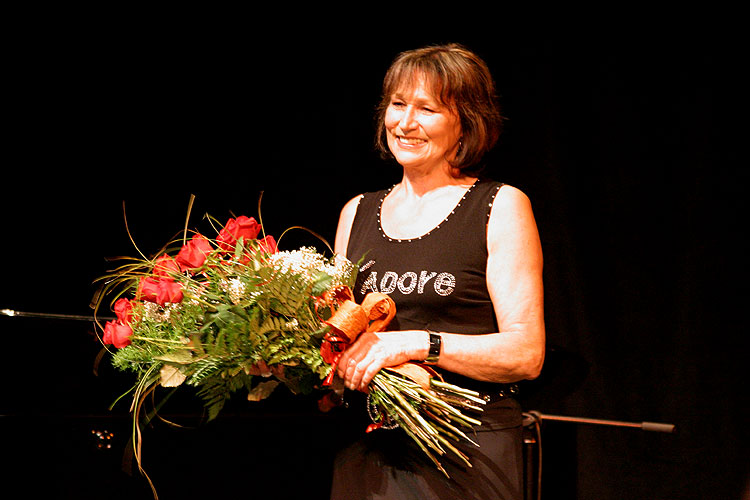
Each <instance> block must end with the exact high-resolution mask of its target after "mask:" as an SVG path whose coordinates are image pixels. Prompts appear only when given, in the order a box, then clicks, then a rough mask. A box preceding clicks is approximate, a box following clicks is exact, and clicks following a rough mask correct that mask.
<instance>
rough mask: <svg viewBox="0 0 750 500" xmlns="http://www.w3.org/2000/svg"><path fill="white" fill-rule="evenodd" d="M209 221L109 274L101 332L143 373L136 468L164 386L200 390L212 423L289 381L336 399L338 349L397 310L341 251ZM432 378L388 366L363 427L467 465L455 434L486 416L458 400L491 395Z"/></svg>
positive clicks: (418, 370)
mask: <svg viewBox="0 0 750 500" xmlns="http://www.w3.org/2000/svg"><path fill="white" fill-rule="evenodd" d="M210 220H212V221H213V223H214V224H213V225H214V227H216V228H217V229H218V230H217V231H216V232H217V233H218V234H217V236H216V237H215V238H213V239H209V238H208V237H206V236H204V235H203V234H201V233H198V232H195V233H194V234H193V235H192V237H191V238H190V239H188V238H187V236H188V234H187V230H186V231H185V234H184V236H183V238H182V239H181V240H180V241H175V242H173V243H172V244H171V246H170V245H167V246H166V247H165V249H164V250H163V251H162V252H160V253H159V254H158V255H157V256H156V257H154V258H151V259H149V258H145V257H142V258H140V259H137V258H132V259H126V260H125V263H124V264H122V265H121V266H120V267H118V268H117V269H115V270H113V271H112V272H111V273H110V274H109V275H107V276H105V277H103V278H102V280H103V281H104V282H105V285H104V292H105V293H104V294H103V295H102V297H110V302H109V307H111V308H112V310H113V311H114V313H115V318H114V319H112V320H110V321H107V322H106V324H105V325H103V326H101V325H100V326H101V330H102V338H101V340H102V342H103V343H104V344H105V346H109V345H112V346H114V348H115V350H113V351H112V362H113V364H114V365H115V367H117V368H119V369H122V370H126V371H132V372H134V373H135V376H136V382H135V383H134V386H133V388H132V390H131V391H129V392H128V394H129V393H131V392H132V396H133V403H132V406H131V411H132V412H133V414H134V447H135V450H136V458H137V460H138V464H139V466H140V432H139V430H138V420H139V418H140V413H141V411H142V407H143V402H144V400H145V398H146V396H148V395H149V394H150V393H152V392H153V391H154V390H155V389H156V388H157V387H159V386H163V387H178V386H193V387H195V388H196V391H197V395H198V396H200V397H201V398H202V400H203V402H204V404H205V407H206V409H207V412H208V419H209V420H210V419H213V418H215V417H216V416H217V415H218V414H219V413H220V411H221V410H222V407H223V406H224V404H225V402H226V401H227V399H228V398H229V397H230V395H232V394H233V393H235V392H237V391H240V390H243V391H246V392H247V394H248V399H249V400H252V401H258V400H261V399H263V398H265V397H268V396H269V395H270V394H271V393H272V391H273V390H274V389H275V388H276V387H277V386H278V385H280V384H284V385H285V386H286V387H288V388H289V389H290V390H291V391H292V392H293V393H296V394H309V393H311V392H312V391H315V390H320V391H326V392H324V394H325V396H323V398H322V399H321V401H323V402H325V401H329V400H330V398H329V397H328V396H330V395H331V394H332V392H331V391H332V387H333V383H332V382H333V379H334V373H335V365H336V362H337V361H338V358H339V357H340V354H341V352H343V350H345V349H346V347H347V345H348V344H350V343H351V342H354V340H355V339H356V337H357V335H358V334H359V333H361V332H362V331H365V330H370V331H378V330H382V329H384V328H385V327H386V326H387V323H388V321H389V320H390V318H392V316H393V314H394V313H395V306H394V304H393V302H392V301H391V299H390V298H389V297H388V296H385V295H382V294H371V295H370V296H368V297H367V298H366V299H365V301H364V302H363V303H362V304H355V303H354V301H353V300H352V294H351V287H352V286H353V283H354V280H355V278H356V272H357V267H356V265H355V264H353V263H352V262H350V261H349V260H347V259H346V258H344V257H343V256H340V255H333V256H332V257H325V256H324V255H322V254H321V253H318V252H317V251H316V250H315V249H314V248H311V247H302V248H299V249H296V250H292V251H279V249H278V246H277V242H276V240H275V239H274V238H273V237H272V236H264V237H262V238H261V237H260V235H261V232H262V230H263V229H262V226H261V224H259V223H258V222H257V221H256V220H255V219H254V218H252V217H246V216H240V217H236V218H230V219H229V220H228V221H227V222H226V224H224V225H223V226H219V225H218V224H217V223H216V221H215V219H210ZM217 226H218V227H217ZM103 300H104V299H103V298H102V299H100V302H99V306H100V305H101V304H102V301H103ZM99 306H98V307H99ZM98 307H97V308H98ZM258 375H261V376H258ZM435 375H436V374H434V373H432V372H430V371H428V369H427V368H426V367H423V366H422V365H420V364H417V363H408V364H406V365H402V366H400V367H394V368H392V369H387V370H381V372H380V373H378V374H377V375H376V376H375V378H374V379H373V381H372V382H371V384H370V386H369V395H368V406H369V410H370V415H371V417H372V419H373V424H372V425H371V426H370V427H369V428H368V429H367V431H368V432H369V431H371V430H373V429H376V428H379V427H400V428H401V429H403V430H404V431H405V432H406V433H407V434H408V435H409V436H410V437H411V438H412V439H414V441H415V442H416V443H417V444H418V445H419V446H420V448H421V449H422V450H423V451H424V452H425V454H426V455H427V456H428V457H429V458H430V459H431V460H432V461H433V462H434V463H435V465H436V466H437V467H438V468H439V469H440V470H442V471H443V472H445V470H444V469H443V467H442V465H441V464H440V462H439V461H438V459H437V458H436V455H437V456H440V455H443V454H445V453H446V452H447V451H450V452H452V453H454V454H455V455H456V456H458V457H459V458H460V459H462V460H463V461H465V462H466V463H467V464H468V465H469V466H470V465H471V464H470V463H469V460H468V459H467V457H466V456H465V455H464V454H463V453H462V452H461V451H459V450H458V449H457V448H456V447H455V446H454V444H453V442H455V441H458V440H461V439H465V440H468V441H470V442H473V441H471V439H470V438H469V437H468V436H467V434H466V432H464V430H462V429H470V428H471V426H472V425H478V424H479V423H480V422H479V421H478V420H476V419H473V418H471V417H469V416H467V415H465V414H464V413H463V412H462V409H466V408H470V409H473V410H481V404H483V403H484V401H483V400H482V399H479V398H478V397H477V396H478V394H476V393H472V392H470V391H466V390H464V389H462V388H459V387H455V386H451V385H448V384H445V383H443V382H441V381H440V380H439V377H436V376H435ZM340 391H343V389H340ZM141 470H142V469H141ZM446 475H447V473H446Z"/></svg>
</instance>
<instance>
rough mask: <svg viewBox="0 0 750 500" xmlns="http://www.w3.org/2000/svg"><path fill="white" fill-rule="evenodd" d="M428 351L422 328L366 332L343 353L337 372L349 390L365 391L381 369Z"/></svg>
mask: <svg viewBox="0 0 750 500" xmlns="http://www.w3.org/2000/svg"><path fill="white" fill-rule="evenodd" d="M428 350H429V338H428V333H427V332H425V331H400V332H365V333H363V334H362V335H360V336H359V337H358V338H357V340H356V341H355V342H354V344H352V345H351V346H350V347H349V348H348V349H347V350H346V351H345V352H344V353H343V354H342V356H341V359H340V360H339V363H338V366H337V374H338V376H339V377H341V378H342V379H343V380H344V385H345V386H346V387H347V388H348V389H352V390H359V391H362V392H367V386H368V385H370V382H371V381H372V378H373V377H374V376H375V374H376V373H378V371H380V370H381V369H382V368H385V367H388V366H396V365H400V364H402V363H406V362H407V361H411V360H414V359H424V358H425V357H426V356H427V352H428Z"/></svg>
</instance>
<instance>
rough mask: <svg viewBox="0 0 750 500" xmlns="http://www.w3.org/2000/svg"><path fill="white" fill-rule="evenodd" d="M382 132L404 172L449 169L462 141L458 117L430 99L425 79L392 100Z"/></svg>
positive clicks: (438, 102)
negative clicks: (406, 169)
mask: <svg viewBox="0 0 750 500" xmlns="http://www.w3.org/2000/svg"><path fill="white" fill-rule="evenodd" d="M385 130H386V137H387V140H388V147H389V148H390V150H391V152H392V153H393V155H394V156H395V157H396V160H397V161H398V162H399V163H400V164H401V165H402V166H403V167H404V168H421V169H425V170H430V169H433V168H435V167H438V166H443V167H445V166H448V162H447V160H448V159H450V158H451V157H452V156H453V155H455V153H456V150H457V149H458V141H459V139H460V137H461V124H460V120H459V118H458V115H457V114H456V113H455V111H454V110H453V109H452V108H450V107H448V106H445V105H444V104H441V103H440V100H439V99H437V98H436V97H434V96H433V95H432V91H431V88H430V86H429V85H428V84H427V83H426V82H425V79H424V78H419V79H416V82H415V84H414V85H413V86H402V87H401V88H400V89H399V90H398V91H396V92H395V93H394V94H393V95H392V96H391V101H390V104H389V105H388V108H387V109H386V112H385Z"/></svg>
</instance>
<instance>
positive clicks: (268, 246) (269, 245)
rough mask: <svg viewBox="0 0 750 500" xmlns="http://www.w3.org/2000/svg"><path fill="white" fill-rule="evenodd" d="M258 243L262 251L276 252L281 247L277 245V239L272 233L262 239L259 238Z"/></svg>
mask: <svg viewBox="0 0 750 500" xmlns="http://www.w3.org/2000/svg"><path fill="white" fill-rule="evenodd" d="M258 245H259V246H260V250H261V251H262V252H266V253H276V252H278V251H279V248H278V247H277V246H276V240H275V239H274V237H273V236H271V235H268V236H266V237H265V238H263V239H262V240H258Z"/></svg>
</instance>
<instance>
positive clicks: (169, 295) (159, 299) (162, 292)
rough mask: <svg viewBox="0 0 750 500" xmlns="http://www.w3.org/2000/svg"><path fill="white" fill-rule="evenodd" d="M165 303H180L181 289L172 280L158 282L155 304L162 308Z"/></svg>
mask: <svg viewBox="0 0 750 500" xmlns="http://www.w3.org/2000/svg"><path fill="white" fill-rule="evenodd" d="M167 302H175V303H177V302H182V287H181V286H180V284H179V283H175V282H174V281H172V280H164V279H162V280H160V281H159V291H158V293H157V294H156V303H157V304H159V305H160V306H163V305H164V304H166V303H167Z"/></svg>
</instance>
